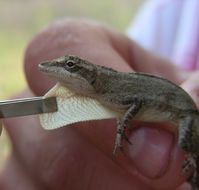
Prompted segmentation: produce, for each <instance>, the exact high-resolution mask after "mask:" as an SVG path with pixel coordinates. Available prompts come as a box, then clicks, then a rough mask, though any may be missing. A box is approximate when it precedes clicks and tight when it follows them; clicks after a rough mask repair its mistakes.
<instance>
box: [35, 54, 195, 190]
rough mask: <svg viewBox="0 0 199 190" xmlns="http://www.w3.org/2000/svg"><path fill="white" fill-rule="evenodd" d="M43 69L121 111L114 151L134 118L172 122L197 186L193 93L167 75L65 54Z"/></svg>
mask: <svg viewBox="0 0 199 190" xmlns="http://www.w3.org/2000/svg"><path fill="white" fill-rule="evenodd" d="M39 70H40V71H42V72H44V73H46V74H47V75H49V76H52V77H54V78H56V79H57V80H58V81H59V82H60V83H61V84H62V85H63V86H66V87H67V88H69V89H70V90H72V91H74V92H75V93H77V94H80V95H82V96H87V97H91V98H93V99H96V100H98V101H99V102H100V103H101V104H103V105H104V106H106V107H109V108H110V109H113V110H116V111H117V112H120V113H121V114H120V117H119V118H118V125H117V135H116V140H115V148H114V152H115V151H116V149H117V148H120V149H121V148H122V145H121V140H122V139H123V138H126V135H125V130H126V128H127V127H128V126H129V125H130V121H131V120H141V121H147V122H172V123H174V124H175V125H176V126H177V127H178V130H179V145H180V147H181V148H182V149H183V150H184V151H186V152H187V154H188V155H187V157H186V160H185V162H184V164H183V172H186V171H188V170H189V169H190V168H191V167H193V168H195V172H194V174H193V176H192V179H191V181H192V184H193V189H194V188H196V185H195V184H196V181H195V180H196V179H197V178H198V174H197V169H198V168H197V165H196V161H197V158H198V155H199V111H198V109H197V107H196V105H195V103H194V102H193V100H192V99H191V97H190V96H189V95H188V94H187V93H186V92H185V91H184V90H183V89H182V88H180V87H179V86H177V85H175V84H174V83H172V82H170V81H168V80H167V79H164V78H161V77H157V76H153V75H149V74H144V73H136V72H135V73H124V72H118V71H115V70H113V69H111V68H107V67H103V66H99V65H94V64H92V63H90V62H88V61H86V60H83V59H81V58H79V57H77V56H63V57H60V58H57V59H54V60H51V61H45V62H43V63H41V64H39Z"/></svg>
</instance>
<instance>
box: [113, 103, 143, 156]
mask: <svg viewBox="0 0 199 190" xmlns="http://www.w3.org/2000/svg"><path fill="white" fill-rule="evenodd" d="M140 108H141V101H138V100H136V101H134V103H133V104H132V105H131V106H130V108H129V109H128V110H127V111H126V112H125V114H124V116H123V117H122V118H121V119H120V120H118V122H117V135H116V139H115V147H114V150H113V154H115V153H116V151H117V149H118V148H119V149H120V150H122V144H121V141H122V139H123V138H126V139H127V141H128V138H127V137H126V134H125V130H126V127H127V126H128V124H129V122H130V121H131V120H132V118H133V117H134V116H135V115H136V114H137V113H138V111H139V110H140Z"/></svg>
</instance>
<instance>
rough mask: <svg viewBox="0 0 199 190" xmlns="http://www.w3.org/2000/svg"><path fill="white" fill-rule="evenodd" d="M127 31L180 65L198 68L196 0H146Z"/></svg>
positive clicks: (198, 10)
mask: <svg viewBox="0 0 199 190" xmlns="http://www.w3.org/2000/svg"><path fill="white" fill-rule="evenodd" d="M128 35H129V36H130V37H131V38H132V39H134V40H135V41H137V42H138V43H139V44H141V45H142V46H144V47H145V48H147V49H150V50H152V51H154V52H155V53H158V54H160V55H162V56H165V57H167V58H169V59H171V60H172V61H173V62H174V63H175V64H177V65H179V66H180V67H181V68H184V69H187V70H196V69H199V0H148V1H146V2H145V4H144V5H143V7H142V8H141V10H140V12H139V13H138V15H137V16H136V18H135V20H133V22H132V24H131V25H130V27H129V29H128Z"/></svg>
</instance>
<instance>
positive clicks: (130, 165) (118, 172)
mask: <svg viewBox="0 0 199 190" xmlns="http://www.w3.org/2000/svg"><path fill="white" fill-rule="evenodd" d="M67 54H73V55H78V56H80V57H83V58H85V59H88V60H90V61H91V62H93V63H96V64H99V65H106V66H109V67H112V68H114V69H116V70H120V71H125V72H131V71H133V70H135V71H141V72H148V73H152V74H157V75H161V76H163V77H166V78H168V79H170V80H172V81H174V82H175V83H177V84H182V86H183V87H184V88H185V89H188V91H189V89H190V88H189V87H190V86H191V85H190V84H192V83H193V77H192V78H191V77H190V76H191V74H190V73H188V72H185V71H182V70H180V69H179V68H177V67H175V66H173V65H172V64H171V63H170V62H169V61H168V60H166V59H162V58H159V57H158V56H156V55H153V54H151V53H150V52H147V51H146V50H144V49H143V48H141V47H140V46H139V45H138V44H136V43H135V42H133V41H131V40H130V39H129V38H127V37H126V36H125V35H124V34H122V33H119V32H117V31H115V30H113V29H111V28H109V27H107V26H104V25H101V24H98V23H95V22H93V21H85V20H62V21H59V22H56V23H53V24H52V25H50V26H49V27H47V28H45V29H44V30H43V31H41V32H40V33H39V34H37V35H36V36H35V37H34V39H33V40H32V41H31V42H30V44H29V46H28V47H27V51H26V54H25V61H24V62H25V73H26V77H27V81H28V84H29V88H28V89H27V90H25V91H23V92H21V93H19V94H18V95H17V96H16V97H17V98H19V97H20V98H21V97H30V96H39V95H43V94H44V93H45V92H46V91H47V90H48V89H49V88H50V87H52V86H53V85H54V84H55V81H53V80H51V79H49V78H48V77H47V76H44V75H43V74H42V73H40V72H39V71H38V69H37V66H38V64H39V63H40V62H41V61H44V60H46V59H52V58H56V57H59V56H62V55H67ZM196 75H197V76H198V74H196ZM190 78H191V79H190ZM190 93H192V91H191V90H190ZM16 97H15V98H16ZM193 98H195V99H197V96H194V95H193ZM4 123H5V126H6V130H7V132H8V134H9V136H10V139H11V142H12V147H13V148H12V153H11V156H10V158H9V159H8V161H7V164H6V166H5V168H4V169H3V171H2V172H1V175H0V189H2V190H18V189H20V190H26V189H29V190H36V189H37V190H44V189H45V190H46V189H50V190H55V189H56V190H59V189H60V190H63V189H72V190H79V189H81V190H89V189H90V190H91V189H92V190H102V189H106V190H109V189H110V190H112V189H114V190H121V189H125V190H131V189H139V190H155V189H161V190H164V189H165V190H174V189H176V188H177V187H179V186H180V185H181V184H183V182H184V181H185V180H186V177H187V176H188V174H186V175H182V169H181V166H182V163H183V160H184V153H183V152H182V150H181V149H180V148H179V146H178V144H177V137H176V135H177V130H176V128H174V126H171V124H161V125H160V124H147V123H139V124H137V126H136V127H135V130H133V131H131V134H130V136H129V140H130V141H132V143H133V145H129V144H128V143H125V146H124V147H125V153H124V154H123V153H118V154H117V155H116V156H113V154H112V151H113V146H114V139H115V133H116V122H115V120H106V121H105V120H103V121H92V122H85V123H78V124H75V125H72V126H71V127H63V128H60V129H58V130H53V131H45V130H43V129H42V128H41V126H40V124H39V121H38V118H37V116H28V117H24V118H13V119H7V120H5V121H4ZM16 184H17V185H16ZM178 190H189V187H188V186H187V185H186V184H185V185H183V186H181V187H179V188H178Z"/></svg>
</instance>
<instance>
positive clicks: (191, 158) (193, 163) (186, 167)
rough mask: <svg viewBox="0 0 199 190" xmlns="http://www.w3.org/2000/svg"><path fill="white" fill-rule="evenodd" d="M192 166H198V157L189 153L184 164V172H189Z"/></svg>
mask: <svg viewBox="0 0 199 190" xmlns="http://www.w3.org/2000/svg"><path fill="white" fill-rule="evenodd" d="M191 168H196V158H195V156H194V155H193V154H188V155H187V157H186V159H185V160H184V162H183V165H182V171H183V173H187V172H188V171H190V169H191Z"/></svg>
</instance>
